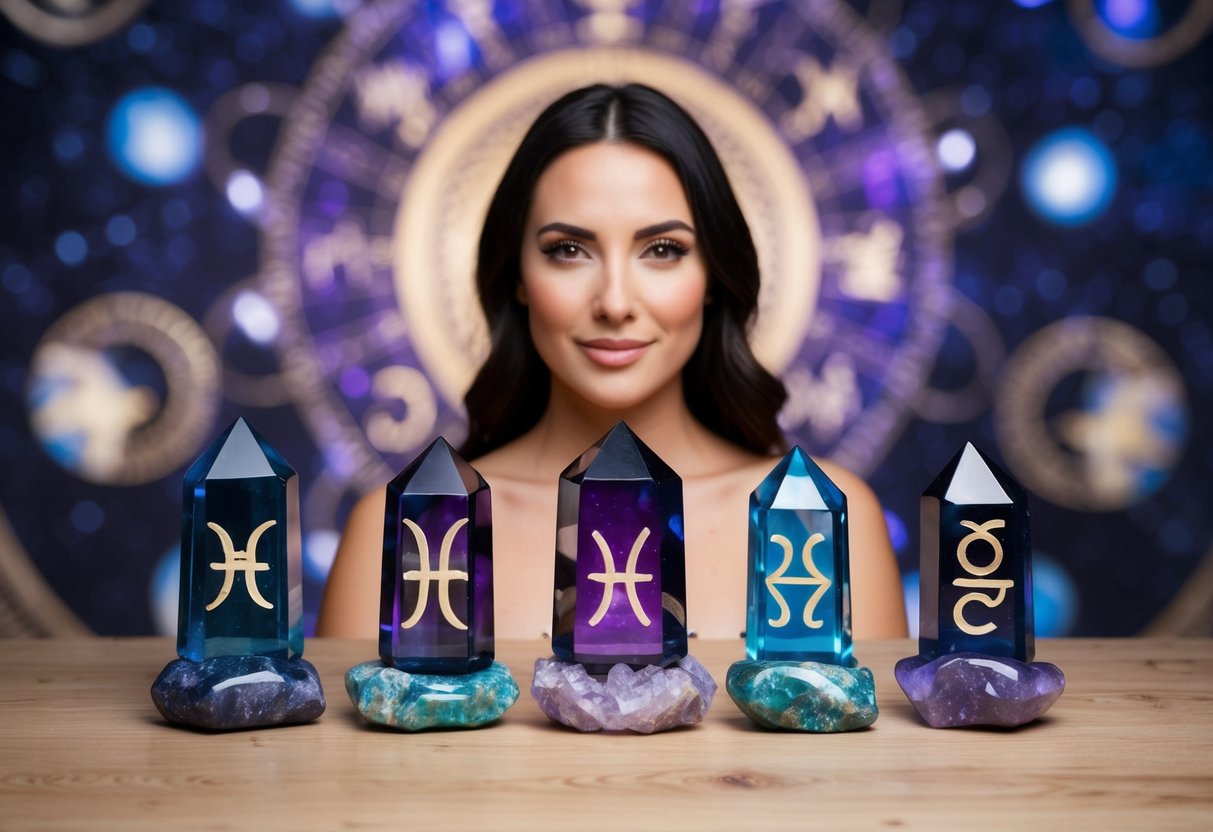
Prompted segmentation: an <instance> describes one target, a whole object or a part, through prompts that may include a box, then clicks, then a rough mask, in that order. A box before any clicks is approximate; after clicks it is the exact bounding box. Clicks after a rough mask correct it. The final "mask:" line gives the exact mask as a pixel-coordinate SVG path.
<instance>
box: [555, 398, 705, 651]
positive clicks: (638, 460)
mask: <svg viewBox="0 0 1213 832" xmlns="http://www.w3.org/2000/svg"><path fill="white" fill-rule="evenodd" d="M682 520H683V517H682V480H681V479H680V478H679V477H678V475H677V474H675V473H674V471H673V470H672V469H671V468H670V467H669V466H668V465H666V464H665V463H664V462H663V461H662V460H661V458H660V457H658V456H657V455H656V454H655V453H653V451H652V450H650V449H649V448H648V446H646V445H645V444H644V443H643V442H641V441H640V439H638V438H637V437H636V434H634V433H632V431H631V429H629V428H628V426H627V425H626V424H624V423H623V422H620V423H618V424H617V425H615V427H613V428H612V429H611V430H610V431H609V432H608V433H607V434H606V435H605V436H603V437H602V438H601V439H599V440H598V441H597V442H595V443H594V444H593V445H592V446H591V447H590V448H589V449H588V450H586V452H585V453H583V454H582V455H581V456H580V457H578V458H577V459H576V460H574V461H573V462H572V464H570V465H569V466H568V468H566V469H565V470H564V472H563V473H562V474H561V475H560V486H559V493H558V498H557V509H556V576H555V599H554V605H553V614H552V652H554V653H555V654H556V656H557V658H559V659H560V660H562V661H566V662H577V663H579V664H583V665H585V666H586V669H587V670H588V671H589V672H590V673H605V672H607V671H608V670H609V669H610V668H611V666H612V665H615V664H618V663H626V664H629V665H633V666H635V667H640V666H644V665H657V666H661V667H664V666H667V665H671V664H674V663H675V662H677V661H679V660H680V659H682V658H683V657H684V656H686V653H687V628H686V621H687V619H686V562H685V545H684V542H683V529H682Z"/></svg>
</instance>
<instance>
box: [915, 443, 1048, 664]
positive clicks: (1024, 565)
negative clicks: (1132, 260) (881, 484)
mask: <svg viewBox="0 0 1213 832" xmlns="http://www.w3.org/2000/svg"><path fill="white" fill-rule="evenodd" d="M921 506H922V508H921V516H922V540H921V543H922V548H921V552H920V558H921V566H920V569H921V573H920V586H921V588H920V590H919V592H920V599H919V616H920V618H919V639H918V649H919V654H920V655H921V656H922V657H923V658H924V659H927V660H930V659H934V658H936V657H938V656H944V655H948V654H950V653H959V652H970V653H981V654H983V655H986V656H1005V657H1008V658H1013V659H1018V660H1019V661H1022V662H1030V661H1032V658H1033V654H1034V652H1035V639H1034V632H1033V619H1032V566H1031V556H1032V546H1031V534H1030V533H1029V530H1028V500H1027V493H1026V492H1025V491H1024V489H1023V487H1022V486H1021V485H1020V484H1019V483H1017V482H1016V481H1015V480H1014V479H1012V478H1011V477H1010V476H1009V475H1008V474H1006V473H1005V472H1004V471H1002V470H1001V469H1000V468H999V467H998V466H997V465H995V464H994V463H993V462H991V461H990V460H989V459H988V458H986V456H985V455H984V454H982V453H981V452H980V451H979V450H977V448H976V447H974V446H973V444H972V443H967V442H966V443H965V446H964V448H963V449H962V450H961V451H960V453H958V454H957V455H956V456H955V457H953V458H952V461H951V462H949V463H948V464H947V466H945V467H944V469H943V471H941V472H940V474H939V476H938V477H936V479H935V481H934V482H933V483H931V485H930V487H929V488H927V490H926V491H925V492H924V493H923V495H922V504H921Z"/></svg>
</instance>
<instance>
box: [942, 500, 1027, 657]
mask: <svg viewBox="0 0 1213 832" xmlns="http://www.w3.org/2000/svg"><path fill="white" fill-rule="evenodd" d="M960 525H962V526H964V527H965V528H966V529H969V530H970V533H969V534H967V535H965V536H964V537H963V538H961V541H960V543H959V545H957V547H956V558H957V559H958V560H959V561H960V565H961V567H963V568H964V570H965V571H966V572H968V573H969V574H970V575H976V576H978V577H976V578H957V579H955V580H954V581H952V586H959V587H964V588H966V589H996V590H998V594H997V595H996V596H994V597H993V598H991V597H990V596H988V595H985V594H983V593H981V592H966V593H965V594H964V595H962V596H960V598H959V599H958V600H957V601H956V605H955V606H954V607H952V621H953V622H955V624H956V626H957V627H959V628H960V629H961V631H962V632H965V633H968V634H969V635H971V636H982V635H985V634H986V633H992V632H994V630H996V629H998V626H997V625H996V624H994V623H993V622H992V621H991V622H987V623H985V624H980V625H978V624H971V623H969V621H968V619H966V618H965V614H964V608H965V607H966V606H968V605H969V604H971V603H972V602H974V601H977V602H979V603H981V604H984V605H985V606H987V607H989V608H990V609H994V608H995V607H997V606H998V605H999V604H1001V603H1002V602H1003V601H1004V600H1006V597H1007V590H1008V589H1010V588H1011V587H1013V586H1015V581H1013V580H1011V579H1009V578H985V577H982V576H984V575H989V574H990V573H991V572H994V571H995V570H996V569H998V567H999V566H1001V565H1002V543H1001V542H1000V541H999V540H998V538H996V537H995V536H994V535H992V534H990V531H991V530H992V529H1001V528H1004V527H1005V526H1006V525H1007V523H1006V521H1005V520H988V521H986V522H985V523H981V524H977V523H974V522H972V521H971V520H961V521H960ZM977 540H984V541H986V542H987V543H989V544H990V548H991V549H993V551H994V557H993V558H992V559H991V560H990V562H989V563H988V564H987V565H985V566H974V565H973V562H972V561H971V560H969V546H970V544H972V543H973V542H974V541H977Z"/></svg>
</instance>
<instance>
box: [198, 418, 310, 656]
mask: <svg viewBox="0 0 1213 832" xmlns="http://www.w3.org/2000/svg"><path fill="white" fill-rule="evenodd" d="M301 555H302V553H301V542H300V532H299V489H298V480H297V478H296V477H295V472H294V470H292V469H291V467H290V466H289V465H287V463H286V461H285V460H284V459H283V458H282V457H281V456H280V455H279V454H278V452H277V451H275V450H274V449H273V447H271V446H270V444H269V442H267V441H266V440H265V439H264V438H263V437H262V436H261V435H260V434H259V433H257V432H256V431H255V430H253V429H252V428H251V427H249V425H248V423H247V422H245V421H244V419H237V420H236V421H235V422H234V423H233V424H232V425H231V426H230V427H229V428H228V429H227V430H226V431H224V433H223V434H222V435H221V436H220V437H219V438H218V439H216V440H215V442H214V444H212V445H211V446H210V447H209V448H208V449H207V450H206V452H205V453H203V454H202V456H200V457H198V460H197V461H196V462H195V463H194V464H193V465H192V466H190V469H189V471H187V472H186V475H185V494H184V500H183V506H182V531H181V599H180V606H179V611H178V627H177V653H178V654H179V655H180V656H181V658H183V659H188V660H190V661H194V662H200V661H203V660H204V659H210V658H213V657H216V656H269V657H272V658H278V659H292V658H295V657H297V656H299V655H301V654H302V653H303V626H302V620H303V570H302V560H301Z"/></svg>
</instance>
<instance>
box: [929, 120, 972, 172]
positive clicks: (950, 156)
mask: <svg viewBox="0 0 1213 832" xmlns="http://www.w3.org/2000/svg"><path fill="white" fill-rule="evenodd" d="M935 155H936V156H937V157H938V158H939V164H941V165H943V169H944V170H946V171H948V172H949V173H960V172H961V171H963V170H965V169H966V168H968V167H969V165H971V164H973V160H974V159H976V158H977V142H975V141H974V140H973V136H972V135H971V134H970V133H969V132H968V131H967V130H961V129H960V128H959V127H954V128H952V129H951V130H948V131H947V132H946V133H944V134H943V135H942V136H940V137H939V142H938V143H937V144H936V145H935Z"/></svg>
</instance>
